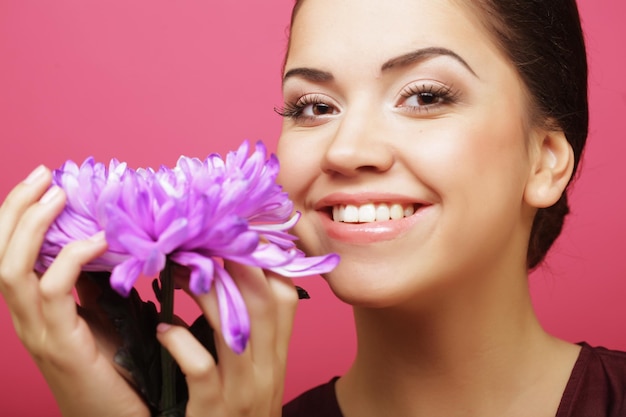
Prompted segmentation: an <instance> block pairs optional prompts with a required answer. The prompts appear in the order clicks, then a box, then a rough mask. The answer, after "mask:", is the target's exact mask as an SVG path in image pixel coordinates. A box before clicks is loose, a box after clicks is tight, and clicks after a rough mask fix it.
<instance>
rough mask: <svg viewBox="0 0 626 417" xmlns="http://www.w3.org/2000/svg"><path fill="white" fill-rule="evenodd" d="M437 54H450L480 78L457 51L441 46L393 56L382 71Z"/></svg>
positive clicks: (404, 65)
mask: <svg viewBox="0 0 626 417" xmlns="http://www.w3.org/2000/svg"><path fill="white" fill-rule="evenodd" d="M436 56H448V57H450V58H453V59H454V60H456V61H458V62H459V63H460V64H461V65H463V66H464V67H465V69H467V70H468V71H469V72H470V73H471V74H472V75H473V76H474V77H476V78H479V77H478V75H476V73H475V72H474V70H473V69H472V67H471V66H470V65H469V64H468V63H467V62H466V61H465V60H464V59H463V58H461V57H460V56H459V55H458V54H457V53H456V52H454V51H451V50H449V49H447V48H441V47H436V46H433V47H430V48H422V49H417V50H415V51H412V52H409V53H408V54H404V55H400V56H398V57H396V58H391V59H390V60H389V61H387V62H385V63H384V64H383V65H382V67H381V68H380V71H381V72H385V71H389V70H390V69H393V68H397V67H406V66H408V65H412V64H414V63H416V62H420V61H424V60H426V59H430V58H434V57H436Z"/></svg>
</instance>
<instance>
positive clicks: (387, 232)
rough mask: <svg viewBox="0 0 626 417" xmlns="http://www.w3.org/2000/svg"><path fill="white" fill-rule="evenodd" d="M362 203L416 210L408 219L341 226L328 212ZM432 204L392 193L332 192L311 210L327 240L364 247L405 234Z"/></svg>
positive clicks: (343, 224)
mask: <svg viewBox="0 0 626 417" xmlns="http://www.w3.org/2000/svg"><path fill="white" fill-rule="evenodd" d="M366 203H399V204H404V205H407V204H414V205H417V206H418V208H417V210H416V211H415V213H413V214H412V215H411V216H409V217H403V218H402V219H398V220H387V221H382V222H371V223H344V222H335V221H333V219H332V215H331V209H332V207H333V206H336V205H340V204H354V205H357V206H358V205H362V204H366ZM431 206H432V203H430V202H427V201H423V200H419V199H415V198H410V197H408V196H406V195H399V194H393V193H360V194H347V193H334V194H331V195H328V196H326V197H324V198H323V199H321V200H320V201H318V202H317V203H316V204H315V206H314V208H315V210H316V211H317V213H318V214H319V216H320V219H321V225H322V227H323V228H324V230H325V231H326V234H327V235H328V237H330V238H331V239H335V240H338V241H341V242H345V243H353V244H368V243H374V242H381V241H387V240H392V239H395V238H398V237H400V236H402V235H403V234H405V233H406V232H407V231H409V230H410V229H411V228H412V227H413V226H414V225H415V224H416V223H417V222H418V221H419V220H420V219H421V218H422V217H423V216H424V214H426V213H427V212H428V211H429V208H430V207H431Z"/></svg>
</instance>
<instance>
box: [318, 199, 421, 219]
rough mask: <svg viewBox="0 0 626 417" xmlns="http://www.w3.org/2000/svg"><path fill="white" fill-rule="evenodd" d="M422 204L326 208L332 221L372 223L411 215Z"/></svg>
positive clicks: (382, 204)
mask: <svg viewBox="0 0 626 417" xmlns="http://www.w3.org/2000/svg"><path fill="white" fill-rule="evenodd" d="M422 206H423V205H422V204H417V203H413V204H406V203H405V204H401V203H365V204H360V205H356V204H337V205H334V206H332V207H328V208H327V210H328V214H329V215H330V218H331V219H332V220H333V221H334V222H341V223H374V222H386V221H390V220H400V219H403V218H405V217H409V216H412V215H413V214H414V213H415V212H416V211H418V210H419V209H420V208H421V207H422Z"/></svg>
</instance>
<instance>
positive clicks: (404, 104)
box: [397, 83, 456, 112]
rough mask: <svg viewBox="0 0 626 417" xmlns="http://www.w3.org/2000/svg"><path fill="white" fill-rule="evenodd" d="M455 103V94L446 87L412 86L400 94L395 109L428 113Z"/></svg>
mask: <svg viewBox="0 0 626 417" xmlns="http://www.w3.org/2000/svg"><path fill="white" fill-rule="evenodd" d="M455 101H456V94H455V93H454V92H453V91H452V90H451V89H450V88H449V87H447V86H444V85H439V84H427V83H421V84H413V85H410V86H408V87H407V88H406V89H405V90H404V91H403V92H402V93H401V101H400V103H399V104H398V105H397V107H399V108H402V109H406V110H409V111H420V112H422V111H430V110H433V109H435V108H438V107H439V106H442V105H446V104H450V103H453V102H455Z"/></svg>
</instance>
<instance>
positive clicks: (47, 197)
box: [39, 185, 61, 204]
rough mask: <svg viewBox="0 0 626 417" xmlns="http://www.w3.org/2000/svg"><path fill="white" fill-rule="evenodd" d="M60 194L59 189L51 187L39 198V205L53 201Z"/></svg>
mask: <svg viewBox="0 0 626 417" xmlns="http://www.w3.org/2000/svg"><path fill="white" fill-rule="evenodd" d="M60 192H61V188H60V187H57V186H56V185H53V186H52V187H50V188H49V189H48V191H46V193H45V194H44V195H43V196H41V198H40V199H39V203H41V204H46V203H49V202H50V201H52V200H54V198H55V197H56V196H58V195H59V194H60Z"/></svg>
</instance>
